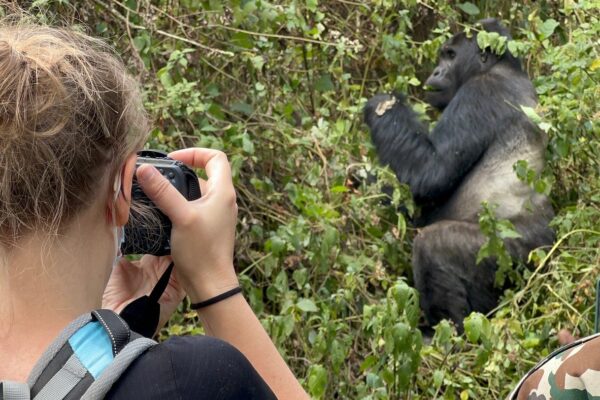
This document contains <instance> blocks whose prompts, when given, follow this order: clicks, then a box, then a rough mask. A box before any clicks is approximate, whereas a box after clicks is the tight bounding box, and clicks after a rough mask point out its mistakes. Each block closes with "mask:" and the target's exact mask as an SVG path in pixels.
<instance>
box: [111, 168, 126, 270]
mask: <svg viewBox="0 0 600 400" xmlns="http://www.w3.org/2000/svg"><path fill="white" fill-rule="evenodd" d="M113 188H114V190H115V197H114V199H113V211H112V213H111V214H112V222H113V225H114V227H115V261H114V262H113V266H115V265H117V263H118V262H119V259H120V258H121V256H122V255H123V254H122V253H121V246H122V245H123V243H124V242H125V227H124V226H121V227H119V226H117V198H118V197H119V192H120V191H121V174H120V173H119V174H117V177H116V178H115V184H114V186H113Z"/></svg>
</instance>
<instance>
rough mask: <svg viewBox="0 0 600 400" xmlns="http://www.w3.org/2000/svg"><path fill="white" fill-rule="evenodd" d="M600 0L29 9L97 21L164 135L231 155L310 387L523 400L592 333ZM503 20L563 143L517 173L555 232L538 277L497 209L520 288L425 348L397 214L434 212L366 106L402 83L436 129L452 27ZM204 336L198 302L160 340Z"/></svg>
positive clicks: (64, 3)
mask: <svg viewBox="0 0 600 400" xmlns="http://www.w3.org/2000/svg"><path fill="white" fill-rule="evenodd" d="M598 6H599V4H598V1H597V0H567V1H564V2H549V1H530V0H526V1H524V2H518V3H515V2H508V1H497V2H489V1H488V2H486V1H473V2H461V3H458V4H455V3H452V2H446V1H438V0H428V1H416V0H402V1H391V0H384V1H364V2H358V1H316V0H311V1H297V0H281V1H264V0H243V1H242V0H231V1H214V0H203V1H192V0H179V1H177V2H172V1H166V0H153V1H139V0H126V1H118V0H93V1H89V2H75V1H74V0H58V1H56V0H38V1H35V2H34V3H33V5H32V8H31V12H32V13H34V14H36V15H38V17H39V18H40V19H42V20H45V21H63V20H66V22H67V23H76V24H78V25H86V26H88V27H91V29H93V32H94V33H95V34H96V35H100V36H103V37H105V38H106V39H107V40H108V41H110V42H111V43H113V44H114V45H115V46H116V47H117V48H118V49H119V51H120V52H121V53H122V55H123V59H124V61H125V62H126V63H127V64H128V65H129V67H130V68H131V71H132V72H133V73H134V74H135V75H136V76H138V77H139V79H140V82H141V83H142V84H143V85H144V93H145V103H146V106H147V108H148V110H149V112H150V114H151V116H152V118H153V119H154V129H153V131H152V135H151V139H150V143H149V146H151V147H158V148H162V149H172V148H178V147H182V146H195V145H198V146H210V147H214V148H219V149H222V150H224V151H225V152H227V154H228V156H229V159H230V161H231V163H232V167H233V172H234V180H235V184H236V188H237V191H238V203H239V226H238V248H237V251H236V265H237V268H238V271H239V273H240V279H241V283H242V285H243V287H244V292H245V294H246V296H247V298H248V300H249V302H250V304H251V306H252V307H253V309H254V310H255V312H257V314H258V315H259V317H260V319H261V321H262V323H263V325H264V326H265V328H266V329H267V331H268V332H269V334H270V335H271V337H272V338H273V340H274V342H275V343H276V345H277V346H278V348H279V349H280V351H281V353H282V354H283V355H284V357H285V358H286V359H287V361H288V362H289V364H290V365H291V367H292V369H293V370H294V372H295V373H296V375H297V376H298V377H299V379H300V380H301V381H302V383H303V385H304V387H305V388H306V390H307V391H308V392H309V393H310V394H311V396H313V397H314V398H323V399H326V398H327V399H329V398H349V399H358V398H361V399H401V398H402V399H404V398H423V399H434V398H443V399H461V400H462V399H480V398H486V399H487V398H490V399H499V398H503V397H504V396H506V394H507V393H508V391H509V390H510V388H511V387H512V386H513V385H514V384H515V383H516V382H517V380H518V379H519V378H520V377H521V376H522V375H523V374H524V373H525V372H526V371H527V370H528V369H529V368H531V367H532V366H533V365H534V364H535V363H536V362H537V360H539V359H540V358H541V357H542V356H544V355H545V354H548V352H549V351H551V350H552V349H554V348H555V347H556V345H557V343H556V339H555V334H556V332H557V331H558V329H561V328H568V329H571V330H573V331H574V333H575V334H577V335H587V334H590V333H592V329H593V320H594V316H593V311H592V310H593V307H592V303H593V300H594V296H595V292H594V282H595V281H596V278H597V277H598V274H599V272H600V271H599V268H598V266H599V265H598V264H600V261H599V260H600V250H599V248H600V232H599V230H600V229H599V228H598V227H599V226H600V183H599V180H600V178H599V176H600V146H599V139H600V126H599V122H598V121H599V119H600V118H599V116H600V113H599V111H598V107H597V103H598V100H597V99H598V98H600V89H599V88H600V86H599V85H598V83H599V82H600V54H599V51H600V50H599V47H598V42H597V38H598V37H600V19H599V18H600V15H599V13H598V9H599V7H598ZM0 10H2V11H1V12H4V11H5V10H3V9H2V8H1V7H0ZM492 16H493V17H497V18H500V19H502V20H504V22H505V23H507V24H508V25H509V26H510V28H511V32H512V33H513V36H514V38H515V40H514V41H509V42H505V41H504V40H503V39H502V38H499V37H496V36H495V35H493V34H487V35H482V34H480V35H479V36H478V37H479V40H480V41H481V43H480V46H482V47H490V48H492V49H494V51H497V52H503V51H505V50H504V49H505V48H507V49H508V50H509V51H511V52H512V53H513V54H515V55H518V56H521V57H523V65H524V67H525V69H526V70H527V71H528V73H529V74H530V76H532V77H533V80H534V84H535V87H536V90H537V93H538V96H539V103H540V105H539V107H538V108H537V109H536V110H532V109H526V108H524V109H523V112H525V113H526V114H527V115H528V116H530V118H531V119H532V121H533V122H534V123H535V124H537V125H538V126H539V127H540V128H541V129H542V130H544V131H546V132H547V134H548V139H549V142H548V151H547V159H548V168H547V169H546V171H545V172H544V173H543V174H542V175H541V176H536V175H535V173H533V174H532V172H530V168H529V166H528V165H527V164H526V163H524V162H517V163H516V164H515V173H516V174H517V176H519V178H520V179H521V180H522V181H523V182H525V183H527V184H528V185H531V186H533V187H535V188H536V190H537V191H538V192H539V193H551V196H552V200H553V203H554V205H555V209H556V211H557V217H556V219H555V220H554V222H553V226H554V228H555V229H556V232H557V238H558V239H557V242H556V245H555V246H554V247H553V248H544V249H538V250H536V251H534V252H533V253H532V254H531V256H530V259H531V264H532V266H531V268H530V269H524V268H523V269H519V270H518V271H516V272H514V271H513V270H511V268H510V267H509V265H510V262H509V259H508V258H505V257H506V252H505V249H504V248H503V246H504V244H503V239H506V238H509V237H511V236H512V235H514V228H513V227H512V226H511V225H510V224H507V223H506V221H501V220H500V221H499V220H497V219H496V218H495V217H494V215H493V207H492V206H491V205H490V206H487V205H486V206H484V207H483V208H482V211H481V214H480V216H481V221H480V222H481V227H482V230H483V231H484V233H485V234H486V237H487V238H488V241H487V242H486V244H485V245H484V246H483V248H482V250H481V253H480V256H481V257H482V258H483V257H496V258H497V259H498V260H499V261H500V264H501V268H500V270H499V274H500V276H499V281H503V280H504V279H506V278H509V279H510V281H511V282H513V283H512V287H513V289H512V290H509V291H506V292H505V294H504V297H503V301H502V303H501V304H500V306H499V307H498V309H497V311H496V312H495V313H494V314H493V315H492V316H483V315H480V314H473V315H472V316H470V317H469V318H468V319H467V320H466V321H465V334H464V335H457V333H456V331H455V329H454V328H453V327H452V325H451V324H450V323H448V322H446V321H443V322H442V323H440V324H439V325H438V326H437V327H435V334H434V337H433V339H432V341H431V343H427V341H423V339H422V335H421V332H420V330H419V326H420V325H419V324H420V323H421V322H420V321H421V320H420V315H419V309H418V296H417V294H416V293H415V291H414V290H413V289H412V288H411V287H410V285H411V277H412V273H411V271H410V260H411V255H410V249H411V241H412V238H413V237H414V234H415V230H414V229H413V228H412V227H411V224H410V223H408V222H407V220H406V218H405V215H404V214H403V213H400V212H397V210H398V209H402V210H407V214H408V215H409V216H412V215H413V213H416V212H417V211H416V210H414V205H413V203H412V200H411V197H410V192H409V191H408V188H407V187H406V186H404V185H399V184H398V183H397V181H396V179H395V177H394V176H393V174H392V173H390V171H389V170H387V169H382V168H380V167H378V166H377V163H376V158H375V155H374V151H373V150H372V148H371V145H370V140H369V137H368V133H367V132H366V129H365V127H364V126H363V125H362V123H361V116H360V113H361V108H362V106H363V104H364V102H365V101H366V99H367V98H368V97H369V96H371V95H373V94H374V93H376V92H384V91H391V90H394V89H396V90H400V91H403V92H407V93H408V95H409V98H410V100H411V101H412V102H413V104H414V106H415V109H416V110H417V111H418V112H419V113H420V114H421V115H422V117H423V119H424V120H425V121H430V120H433V119H435V115H434V114H435V113H434V112H432V110H431V109H430V108H429V107H428V106H426V105H425V104H424V103H423V102H421V101H420V100H419V99H421V98H422V97H423V92H422V90H421V88H420V86H421V85H422V82H425V79H426V77H427V76H428V74H429V73H430V71H431V70H432V68H433V66H434V63H435V59H436V57H437V52H438V49H439V48H440V46H441V44H442V43H443V42H444V41H445V40H446V39H447V38H448V37H449V36H450V35H451V33H452V32H454V31H456V30H468V31H471V33H472V32H475V31H476V29H477V27H476V25H475V23H476V22H477V20H478V19H480V18H484V17H492ZM539 115H543V118H542V117H539ZM536 118H537V119H536ZM368 176H375V177H376V178H377V183H375V184H368V183H367V181H368ZM356 177H359V178H362V184H356V182H354V178H356ZM384 185H388V186H389V187H391V188H392V193H391V196H390V198H387V196H384V195H382V194H381V193H382V190H381V188H382V186H384ZM387 203H391V204H390V205H386V204H387ZM503 254H504V255H503ZM199 332H201V328H200V324H199V322H198V319H197V316H196V314H195V313H194V312H184V311H183V310H182V312H181V313H178V314H177V315H175V316H174V317H173V319H172V320H171V322H170V324H169V325H168V327H167V328H165V330H164V331H163V334H162V336H163V337H166V336H169V335H183V334H197V333H199Z"/></svg>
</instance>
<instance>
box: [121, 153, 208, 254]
mask: <svg viewBox="0 0 600 400" xmlns="http://www.w3.org/2000/svg"><path fill="white" fill-rule="evenodd" d="M142 164H150V165H153V166H154V167H156V169H158V171H159V172H160V173H161V174H162V175H163V176H164V177H165V178H167V179H168V180H169V182H171V184H172V185H173V186H175V188H176V189H177V190H178V191H179V192H180V193H181V194H182V195H183V196H184V197H185V198H186V199H188V200H196V199H199V198H200V195H201V193H200V183H199V182H198V177H197V176H196V174H195V173H194V171H192V170H191V169H190V168H188V167H187V166H186V165H185V164H183V163H182V162H181V161H177V160H174V159H172V158H170V157H168V156H167V154H166V153H163V152H162V151H159V150H142V151H140V152H139V153H138V158H137V162H136V170H137V168H138V167H139V166H140V165H142ZM131 202H132V208H131V215H130V216H129V221H128V222H127V224H126V225H125V242H124V243H123V244H122V245H121V252H122V253H123V254H124V255H125V254H152V255H155V256H164V255H169V254H171V221H170V220H169V218H168V217H167V216H166V215H165V214H163V213H162V212H161V211H160V210H159V209H158V208H157V207H156V205H155V204H154V203H153V202H152V201H151V200H150V199H149V198H148V196H146V194H145V193H144V191H143V190H142V188H141V187H140V185H139V183H138V182H137V178H136V176H135V174H134V176H133V186H132V188H131Z"/></svg>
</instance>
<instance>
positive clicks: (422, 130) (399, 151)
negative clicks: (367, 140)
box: [364, 85, 506, 204]
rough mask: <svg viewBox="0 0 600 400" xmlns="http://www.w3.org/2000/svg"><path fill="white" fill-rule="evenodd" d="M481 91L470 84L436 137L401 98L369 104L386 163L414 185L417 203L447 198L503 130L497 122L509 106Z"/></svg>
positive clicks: (367, 119)
mask: <svg viewBox="0 0 600 400" xmlns="http://www.w3.org/2000/svg"><path fill="white" fill-rule="evenodd" d="M466 86H471V87H470V88H468V87H466ZM478 92H480V90H478V89H477V87H473V85H465V86H464V87H463V88H462V89H461V90H460V91H459V92H458V93H457V95H456V96H455V97H454V99H453V100H452V101H451V102H450V104H449V105H448V107H447V108H446V109H445V111H444V113H443V114H442V117H441V118H440V120H439V121H438V123H437V125H436V127H435V128H434V129H433V131H432V132H431V134H428V133H429V132H428V129H427V128H426V127H425V125H423V124H422V123H421V122H420V121H419V120H418V118H417V115H416V114H415V112H414V111H413V110H412V109H411V108H410V107H409V106H408V105H406V103H405V99H404V97H403V96H401V95H398V94H396V95H394V96H395V99H396V101H395V103H393V105H392V104H391V103H392V102H390V100H392V99H393V97H392V96H391V95H377V96H375V97H373V98H372V99H371V100H369V102H368V103H367V105H366V107H365V110H364V117H365V122H366V124H367V125H368V126H369V128H370V130H371V137H372V139H373V143H374V144H375V147H376V149H377V154H378V156H379V158H380V160H381V162H382V163H383V164H386V165H389V166H390V167H391V168H392V170H393V171H394V172H395V173H396V176H397V177H398V180H400V182H404V183H406V184H408V185H409V186H410V188H411V191H412V193H413V196H414V198H415V200H416V201H417V202H418V203H421V204H423V203H431V202H433V203H435V202H436V200H440V199H443V198H444V196H445V195H447V194H448V193H449V192H451V191H452V190H453V189H454V188H455V187H456V186H457V185H458V184H459V183H460V181H461V179H462V178H463V177H464V176H465V175H466V173H467V172H468V171H469V170H470V169H471V168H472V167H473V165H474V164H475V163H476V162H477V160H479V158H480V157H481V156H482V154H483V153H484V152H485V151H486V149H487V148H488V147H489V145H490V143H491V141H492V140H493V137H494V135H495V132H497V130H498V128H499V127H498V126H494V124H498V123H499V121H502V118H501V117H500V118H499V116H498V112H505V109H506V107H505V106H503V105H502V104H500V103H499V102H496V101H490V97H489V94H486V96H487V97H486V98H485V99H484V98H483V97H481V96H483V95H484V94H483V93H478ZM478 100H481V101H478ZM386 101H387V103H385V102H386ZM382 102H383V104H382ZM386 105H387V107H386ZM386 108H387V110H386ZM500 109H502V111H501V110H500ZM490 121H495V122H493V123H491V122H490Z"/></svg>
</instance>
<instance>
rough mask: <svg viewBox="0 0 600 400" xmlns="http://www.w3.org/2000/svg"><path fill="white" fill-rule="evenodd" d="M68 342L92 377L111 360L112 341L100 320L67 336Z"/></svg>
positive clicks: (98, 374) (99, 372)
mask: <svg viewBox="0 0 600 400" xmlns="http://www.w3.org/2000/svg"><path fill="white" fill-rule="evenodd" d="M69 344H70V345H71V348H72V349H73V353H75V355H76V356H77V358H78V359H79V361H81V364H83V366H84V367H85V368H86V369H87V370H88V371H89V373H90V374H91V375H92V376H93V377H94V379H98V377H99V376H100V374H101V373H102V371H104V369H105V368H106V367H108V366H109V365H110V363H111V362H112V361H113V358H114V357H113V351H112V342H111V340H110V337H109V336H108V334H107V333H106V330H104V328H103V327H102V324H100V322H90V323H88V324H87V325H86V326H84V327H83V328H81V329H79V330H78V331H77V332H75V333H74V334H73V336H71V337H70V338H69Z"/></svg>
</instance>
